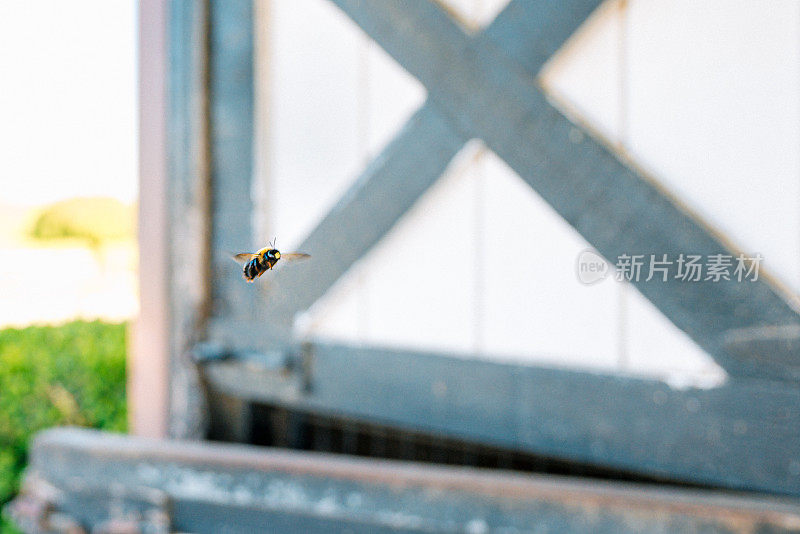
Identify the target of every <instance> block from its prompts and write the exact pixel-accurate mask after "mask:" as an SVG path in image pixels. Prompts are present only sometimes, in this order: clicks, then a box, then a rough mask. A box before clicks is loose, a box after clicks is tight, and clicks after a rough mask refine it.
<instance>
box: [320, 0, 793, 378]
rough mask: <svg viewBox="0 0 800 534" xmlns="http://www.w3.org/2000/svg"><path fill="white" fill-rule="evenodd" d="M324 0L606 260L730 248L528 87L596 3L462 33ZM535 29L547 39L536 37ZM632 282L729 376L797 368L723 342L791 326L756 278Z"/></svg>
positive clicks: (417, 14) (408, 8) (529, 12)
mask: <svg viewBox="0 0 800 534" xmlns="http://www.w3.org/2000/svg"><path fill="white" fill-rule="evenodd" d="M333 1H334V3H336V4H337V5H338V6H339V7H341V8H342V9H343V10H344V11H345V12H346V13H347V14H348V15H349V16H350V17H351V18H352V19H353V20H354V21H355V22H356V23H357V24H358V25H359V26H361V27H362V29H364V30H365V31H366V32H367V33H368V34H369V35H370V36H371V37H372V38H373V39H375V40H376V41H377V42H378V43H379V44H380V45H381V46H382V47H383V48H384V49H385V50H386V51H387V52H388V53H389V54H390V55H392V56H393V57H394V58H395V59H396V60H397V61H398V62H399V63H400V64H401V65H403V66H404V67H405V68H406V69H407V70H408V71H409V72H410V73H411V74H413V75H414V76H415V77H417V78H418V79H419V80H420V81H421V82H422V83H423V84H424V85H425V86H426V88H427V89H428V91H429V98H430V100H431V101H432V103H433V104H434V105H435V106H436V107H437V108H438V109H440V110H441V111H442V113H443V114H444V115H446V116H447V117H448V118H449V120H450V121H451V122H452V124H453V125H454V127H455V128H456V129H458V130H459V131H460V132H462V136H463V137H465V138H468V137H471V136H477V137H480V138H482V139H483V140H484V141H485V142H486V144H487V145H488V146H489V147H490V148H492V149H493V150H494V151H495V152H496V153H497V154H498V155H499V156H500V157H501V158H503V159H504V160H505V161H506V162H507V163H508V164H509V165H510V166H511V167H512V168H513V169H514V170H515V171H516V172H517V173H518V174H519V175H520V176H521V177H522V178H523V179H524V180H525V181H526V182H528V183H529V184H530V185H531V186H532V187H533V188H534V189H535V190H536V191H537V192H538V193H539V194H540V195H541V196H542V197H543V198H544V199H545V200H546V201H547V202H548V203H549V204H550V205H551V206H553V207H554V208H555V209H556V211H558V212H559V213H560V214H561V216H562V217H564V219H565V220H566V221H567V222H568V223H569V224H571V225H572V226H573V227H575V228H576V229H577V230H578V231H579V232H580V233H581V234H582V235H583V236H584V237H585V238H586V239H587V240H588V241H589V242H590V243H591V244H592V245H593V246H594V247H595V248H596V249H597V250H598V251H599V252H600V253H601V254H603V255H604V256H605V257H606V258H609V259H610V260H611V261H612V262H614V261H615V258H617V257H619V256H620V255H623V254H629V255H633V254H644V255H646V257H649V255H650V254H657V255H661V254H668V255H669V256H670V257H673V258H676V257H677V256H678V254H680V253H685V254H702V255H712V254H732V253H733V251H732V250H731V249H730V248H728V247H726V246H725V244H723V242H722V241H721V239H719V238H718V237H717V236H715V235H714V233H713V231H712V230H711V229H710V228H708V227H706V226H705V225H704V224H703V223H702V222H701V221H700V220H699V219H698V218H697V217H695V216H694V215H693V214H691V213H689V212H688V211H687V210H686V208H685V207H684V206H682V205H681V204H680V203H679V202H677V201H676V200H675V199H673V198H671V197H670V196H669V195H668V194H667V193H666V192H665V191H664V190H663V189H662V188H660V187H659V186H657V185H656V184H655V183H654V182H653V181H651V180H650V179H649V178H648V177H646V176H644V175H643V174H641V173H639V172H637V171H636V170H634V169H633V168H632V167H630V166H628V164H626V162H623V161H621V160H620V159H619V158H618V157H617V155H615V154H614V153H613V152H612V151H611V150H609V149H608V148H607V147H606V146H604V145H603V144H602V143H601V142H599V141H598V140H596V139H594V138H592V137H591V136H575V135H574V131H575V130H576V128H579V126H577V125H576V124H573V123H572V122H570V121H569V120H568V119H567V118H566V117H565V116H564V115H562V114H561V113H560V112H559V111H557V110H556V109H555V108H554V107H553V106H552V105H550V104H549V103H548V101H547V99H546V97H545V96H544V95H543V94H542V93H541V92H540V91H539V87H538V85H537V82H536V79H535V76H536V74H537V73H536V72H535V71H533V70H531V69H532V68H533V69H535V68H536V67H537V66H538V65H539V64H540V62H541V59H542V57H543V56H544V53H546V52H548V51H551V50H553V49H554V48H555V47H557V46H558V45H560V44H561V43H560V42H556V41H555V38H556V37H558V38H561V37H564V36H566V35H567V34H568V33H569V31H571V30H572V29H574V27H575V26H576V25H577V24H578V23H579V22H580V20H581V17H583V16H584V15H585V13H586V12H587V11H588V10H590V9H591V7H592V6H594V5H595V4H596V2H595V1H585V2H581V1H575V2H570V4H569V6H568V7H569V10H566V11H565V15H573V16H563V17H556V16H555V11H553V10H555V9H560V8H561V4H560V3H559V4H557V5H555V6H553V7H546V6H544V5H543V4H546V3H545V2H537V1H535V0H528V1H524V0H516V1H515V2H513V3H512V4H511V6H510V7H509V8H507V9H508V10H509V11H508V13H513V11H512V10H522V11H523V12H525V16H523V17H519V18H517V17H512V16H511V15H510V14H509V15H505V14H503V15H501V16H500V18H499V20H498V21H496V23H495V24H496V26H495V25H493V26H492V27H491V28H489V30H487V32H486V33H485V34H484V35H481V36H478V37H476V38H472V39H471V38H469V37H468V36H467V35H465V34H464V33H463V32H462V31H461V29H460V28H459V27H458V26H457V25H456V24H455V23H454V22H453V21H452V20H451V19H450V18H449V16H448V15H447V14H446V13H445V12H444V11H443V10H441V9H440V8H439V7H437V6H436V5H434V3H432V2H428V1H426V0H414V1H409V2H404V3H402V4H398V3H393V2H359V1H357V0H333ZM537 14H542V15H543V16H542V17H541V18H537V16H536V15H537ZM548 14H549V15H550V16H549V17H548V16H547V15H548ZM509 20H513V21H514V24H510V23H508V22H507V21H509ZM504 21H506V24H508V26H503V23H504ZM543 22H546V23H548V25H550V26H548V27H545V26H544V25H543V24H542V23H543ZM559 25H560V27H559ZM545 28H546V29H545ZM559 28H560V29H559ZM543 29H544V30H543ZM541 31H545V32H546V33H544V34H542V35H543V37H541V38H544V39H545V40H546V41H545V42H547V45H542V44H541V41H540V37H539V32H541ZM549 39H552V40H549ZM528 42H530V43H531V44H530V45H528V44H526V43H528ZM531 50H533V54H532V57H533V59H531V55H529V54H530V52H531ZM537 50H541V51H542V52H538V53H537V52H536V51H537ZM672 274H673V275H674V267H673V272H672ZM634 285H635V287H636V288H637V289H638V290H639V291H640V292H641V293H642V294H643V295H644V296H645V297H647V298H648V299H649V300H650V301H651V302H653V303H654V304H655V305H656V306H657V307H658V308H659V309H660V310H661V311H662V312H663V313H664V315H666V316H667V317H668V318H669V319H670V320H671V321H672V322H673V323H674V324H675V325H676V326H678V327H679V328H681V329H682V330H684V331H685V332H686V333H687V334H689V335H690V336H691V337H692V339H694V340H695V341H696V342H697V343H698V344H699V345H700V346H701V347H703V348H704V349H705V350H706V351H707V352H709V354H711V355H712V356H713V357H714V358H715V359H716V360H717V361H718V362H719V363H720V364H721V365H722V366H723V367H724V368H725V369H726V371H728V373H729V374H730V375H732V376H734V377H736V376H746V377H769V378H788V379H797V378H798V373H797V372H796V367H788V366H786V365H784V364H783V363H782V362H784V361H785V360H786V358H787V356H786V355H780V356H779V357H777V358H775V359H767V358H763V357H761V358H759V359H758V361H754V360H753V359H751V358H749V357H747V356H746V355H742V354H741V353H732V352H731V351H729V350H727V349H726V347H725V338H726V335H727V334H728V332H730V331H733V330H737V329H741V328H753V327H759V326H765V325H771V326H781V327H785V326H788V325H797V324H800V320H799V318H798V315H797V313H796V312H795V311H794V310H793V309H792V308H791V307H790V306H789V305H788V304H787V300H786V295H783V294H781V293H780V292H779V291H778V290H776V289H775V287H774V286H773V285H771V284H770V283H769V282H768V281H767V280H766V278H765V277H763V276H762V277H761V278H760V279H759V280H758V281H757V282H743V283H742V282H737V281H735V280H731V281H725V280H722V281H719V282H712V281H707V282H706V281H703V282H695V283H687V282H682V281H679V280H676V279H674V278H672V277H670V279H669V280H668V281H667V282H661V281H660V280H659V279H657V278H656V279H654V280H653V281H651V282H645V281H644V277H642V279H641V280H640V281H639V282H636V283H634ZM789 357H790V358H797V357H798V356H797V355H789Z"/></svg>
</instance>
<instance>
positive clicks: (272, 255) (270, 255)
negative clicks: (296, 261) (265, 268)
mask: <svg viewBox="0 0 800 534" xmlns="http://www.w3.org/2000/svg"><path fill="white" fill-rule="evenodd" d="M265 255H266V256H267V259H269V260H279V259H281V253H280V251H278V249H276V248H271V249H269V250H268V251H267V252H266V253H265Z"/></svg>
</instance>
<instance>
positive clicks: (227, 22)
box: [208, 0, 258, 318]
mask: <svg viewBox="0 0 800 534" xmlns="http://www.w3.org/2000/svg"><path fill="white" fill-rule="evenodd" d="M210 6H211V8H210V13H209V15H210V24H209V26H210V57H209V77H208V84H209V99H210V102H209V114H210V125H211V129H210V143H211V176H212V183H213V190H212V193H213V194H212V208H213V221H212V261H213V272H212V277H213V280H214V284H213V290H214V291H213V304H212V305H213V313H214V315H228V316H232V317H240V318H241V317H249V313H250V310H252V309H253V307H254V306H256V305H257V302H258V294H257V292H256V291H253V289H254V288H253V287H252V286H249V285H247V284H244V283H243V280H242V273H241V269H236V268H235V264H234V263H233V262H232V261H231V258H230V253H231V252H232V251H233V252H241V251H245V250H250V249H252V247H253V228H252V216H251V213H252V210H253V201H252V180H253V150H254V147H253V138H254V131H255V130H254V120H255V90H254V85H253V84H254V79H253V72H254V67H253V60H254V46H255V45H254V40H253V2H252V0H211V3H210Z"/></svg>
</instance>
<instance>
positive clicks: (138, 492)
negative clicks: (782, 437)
mask: <svg viewBox="0 0 800 534" xmlns="http://www.w3.org/2000/svg"><path fill="white" fill-rule="evenodd" d="M9 509H10V511H11V513H12V515H13V516H14V517H16V518H17V519H18V520H19V521H20V522H21V523H22V524H24V525H25V526H31V525H35V524H36V523H39V524H40V525H41V524H47V523H49V522H50V521H51V520H56V519H60V520H61V522H62V523H65V522H66V521H67V520H69V521H72V522H73V523H76V524H81V525H83V526H84V527H85V528H87V530H92V531H94V530H95V529H97V530H98V531H99V530H101V529H100V526H101V525H103V524H105V525H109V526H110V525H112V524H114V525H115V526H116V527H117V530H119V529H120V528H122V527H123V526H126V527H127V528H128V530H135V529H134V528H132V527H133V526H136V527H138V529H140V530H143V531H147V532H151V531H154V532H155V531H158V532H161V531H170V532H172V531H176V532H198V533H204V532H221V531H224V532H263V531H270V532H304V533H305V532H325V533H329V532H353V533H355V532H365V533H366V532H370V533H373V532H379V533H382V532H386V533H389V532H592V533H613V534H619V533H629V532H630V533H633V532H662V533H673V532H674V533H686V532H709V533H712V532H713V533H717V532H726V533H742V534H744V533H752V532H787V531H792V529H797V528H798V525H800V504H798V502H797V501H795V500H789V499H780V498H776V497H765V496H752V495H740V496H734V495H728V494H723V493H719V492H712V491H702V490H683V489H664V488H660V487H659V488H655V487H648V486H644V485H634V484H622V483H609V482H601V481H585V480H576V479H571V478H567V477H555V476H541V475H534V474H525V475H520V474H512V473H506V472H496V471H490V470H486V469H472V468H455V467H446V466H433V465H421V464H415V463H411V462H397V461H377V460H364V459H357V458H352V457H347V456H338V455H331V454H319V453H309V452H297V451H285V450H277V449H269V448H264V447H251V446H241V445H224V444H214V445H209V444H200V443H187V442H179V441H155V440H144V439H137V438H132V437H128V436H119V435H108V434H101V433H97V432H94V431H89V430H79V429H62V430H50V431H47V432H46V433H44V434H41V435H39V436H38V437H37V439H36V441H35V443H34V445H33V447H32V453H31V468H30V469H29V472H28V475H27V478H26V483H25V488H24V490H23V494H22V495H21V496H20V497H19V498H18V499H17V501H16V502H15V503H13V504H12V505H11V507H10V508H9ZM39 528H41V526H40V527H39Z"/></svg>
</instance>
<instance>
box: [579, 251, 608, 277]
mask: <svg viewBox="0 0 800 534" xmlns="http://www.w3.org/2000/svg"><path fill="white" fill-rule="evenodd" d="M576 269H577V274H578V280H579V281H580V282H581V283H582V284H586V285H591V284H596V283H597V282H600V281H602V280H605V279H606V278H607V277H608V275H609V274H611V265H609V263H608V262H607V261H606V260H605V258H603V256H601V255H600V254H598V253H597V252H595V251H594V250H592V249H586V250H584V251H583V252H581V253H580V254H578V261H577V263H576Z"/></svg>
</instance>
